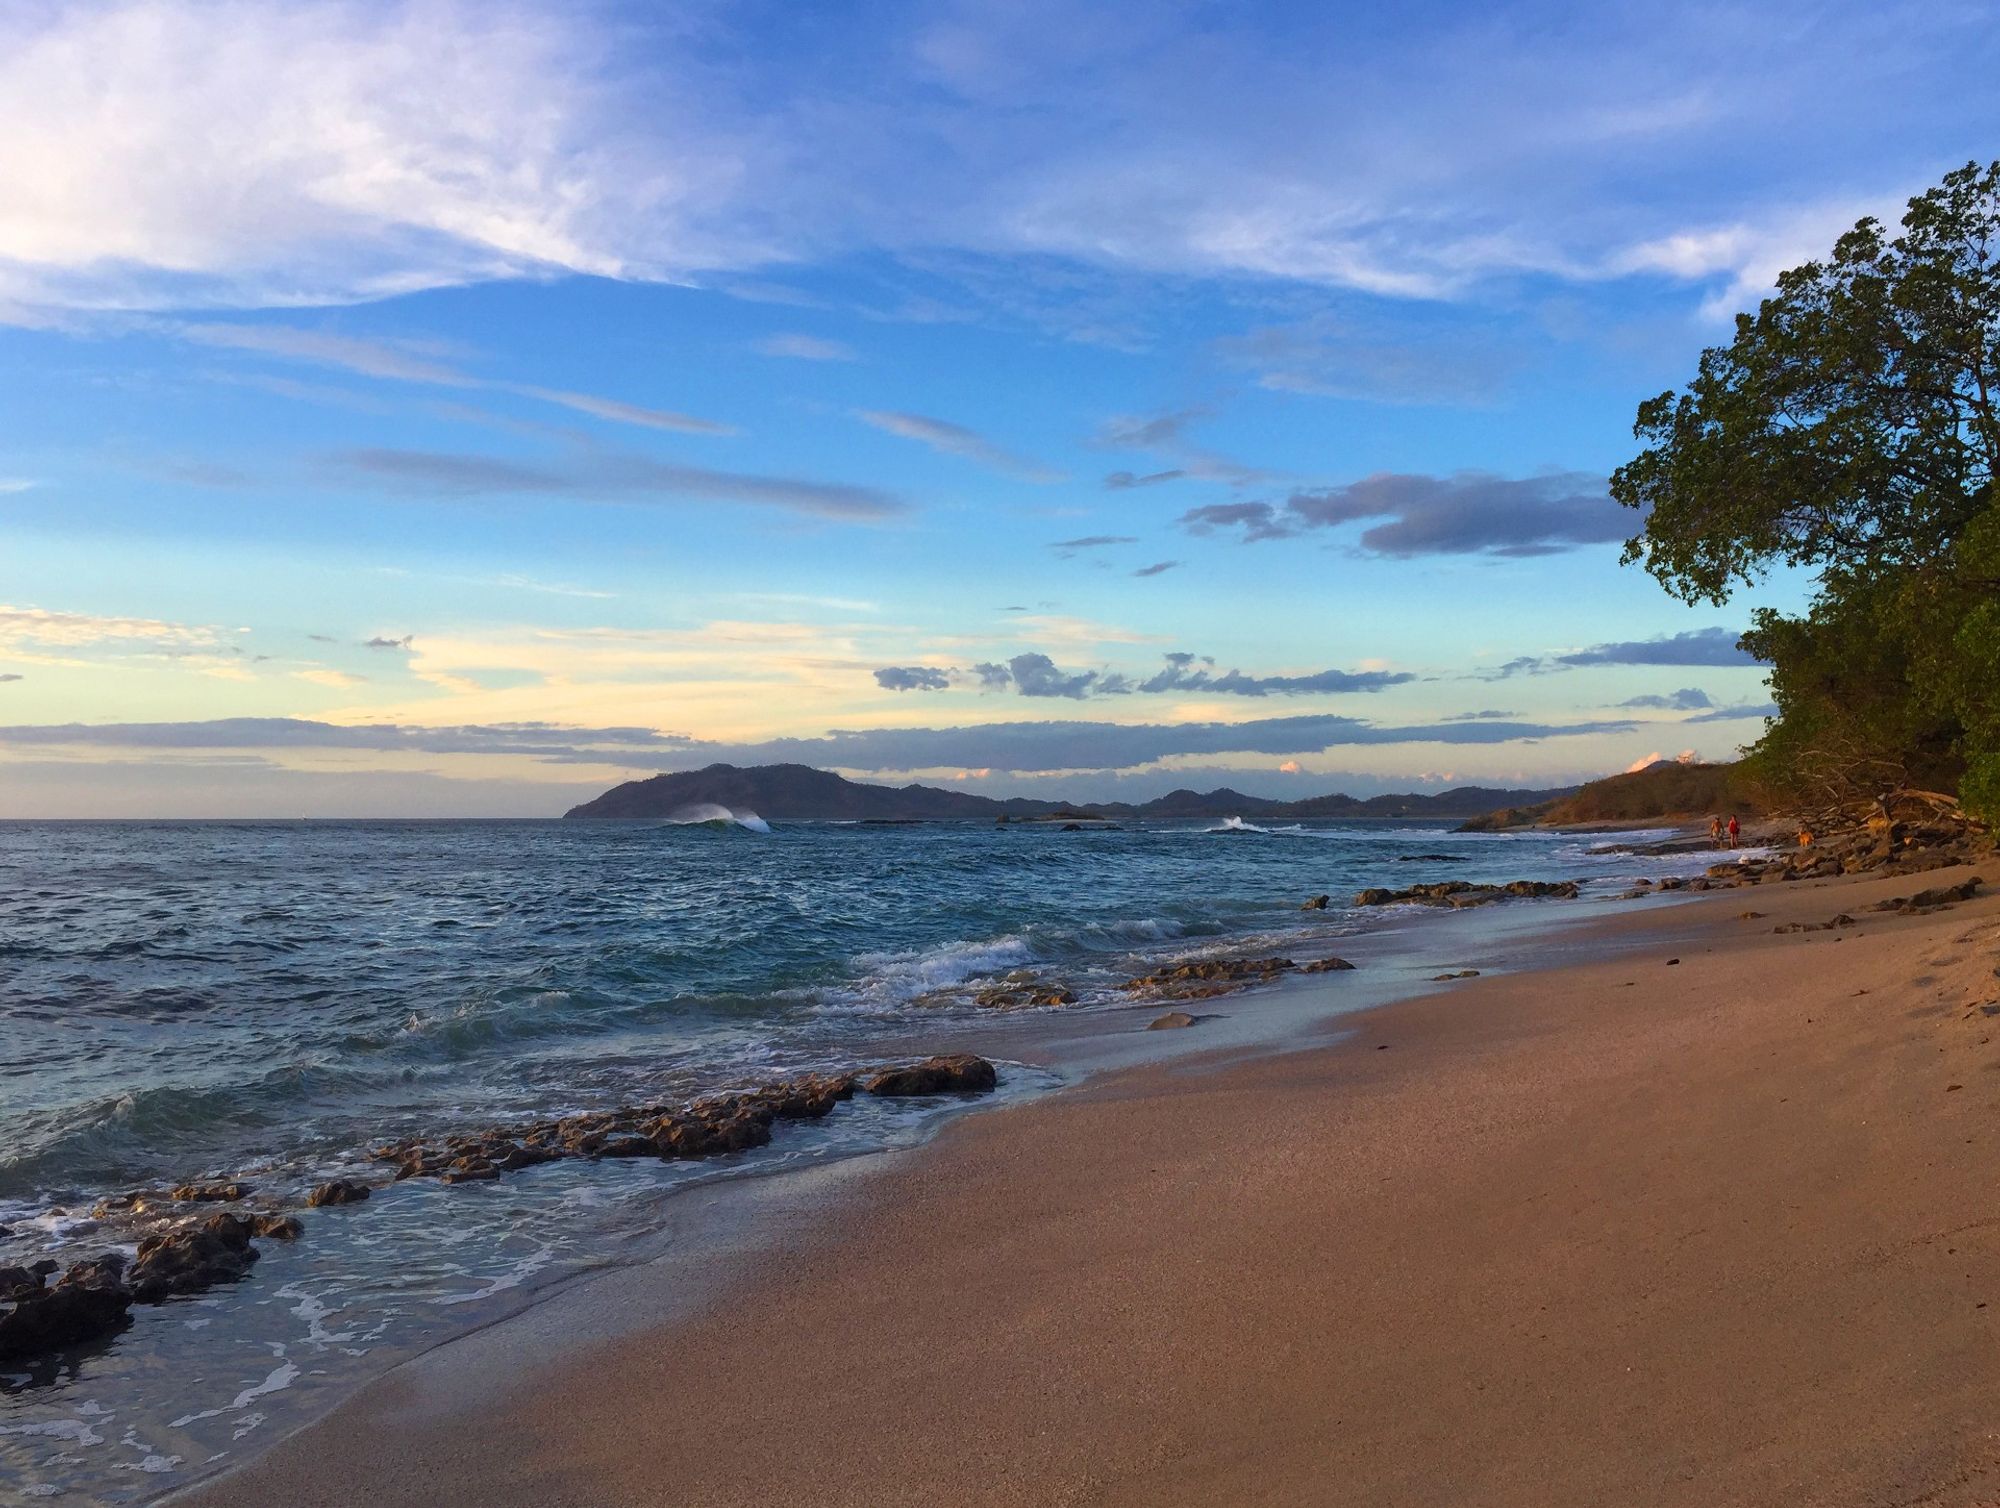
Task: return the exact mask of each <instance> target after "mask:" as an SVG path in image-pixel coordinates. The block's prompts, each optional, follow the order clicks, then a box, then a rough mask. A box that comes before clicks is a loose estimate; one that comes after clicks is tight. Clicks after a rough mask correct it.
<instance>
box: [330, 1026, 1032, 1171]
mask: <svg viewBox="0 0 2000 1508" xmlns="http://www.w3.org/2000/svg"><path fill="white" fill-rule="evenodd" d="M998 1083H999V1074H998V1073H997V1071H996V1070H995V1069H994V1067H993V1065H992V1064H991V1063H989V1062H987V1061H986V1059H984V1058H979V1057H974V1056H972V1055H970V1054H967V1053H955V1054H951V1055H948V1056H945V1057H935V1058H926V1059H924V1060H923V1061H922V1062H919V1063H911V1064H899V1065H892V1066H890V1067H886V1068H880V1069H876V1070H873V1071H872V1072H869V1073H868V1074H866V1075H865V1076H864V1074H862V1073H860V1072H853V1073H807V1074H800V1075H799V1076H798V1077H796V1078H791V1079H784V1080H780V1081H779V1082H777V1083H775V1084H768V1085H765V1086H764V1087H762V1088H759V1089H750V1090H743V1091H739V1092H736V1093H732V1094H716V1095H709V1096H706V1097H704V1098H702V1099H698V1100H695V1101H693V1102H692V1103H690V1104H686V1105H678V1106H675V1105H630V1106H624V1107H621V1108H619V1109H616V1110H600V1111H592V1112H589V1113H586V1114H582V1115H571V1116H564V1117H563V1118H562V1119H560V1120H550V1121H538V1122H535V1123H534V1124H532V1125H527V1126H520V1127H511V1126H510V1127H496V1128H494V1129H492V1130H489V1131H483V1132H473V1133H470V1134H461V1135H453V1136H446V1137H442V1138H439V1139H437V1140H425V1139H423V1138H408V1139H405V1140H403V1141H397V1142H389V1143H385V1144H383V1145H381V1146H377V1147H373V1148H371V1149H370V1150H369V1156H371V1157H373V1158H375V1159H376V1160H378V1161H381V1162H387V1163H393V1164H394V1165H395V1168H396V1174H395V1176H396V1179H397V1181H401V1180H403V1179H405V1178H435V1179H437V1180H438V1181H439V1182H441V1183H480V1182H485V1181H487V1180H490V1179H494V1178H498V1177H500V1176H501V1175H502V1174H503V1173H512V1172H515V1171H518V1170H519V1169H522V1168H531V1167H537V1166H539V1165H541V1164H543V1163H550V1162H561V1161H564V1160H566V1159H570V1158H606V1157H654V1158H659V1159H661V1160H663V1161H668V1162H673V1161H683V1160H696V1159H701V1158H708V1157H720V1156H723V1155H725V1154H727V1153H730V1152H742V1151H747V1150H749V1149H750V1148H752V1147H761V1146H763V1145H765V1144H766V1143H768V1142H769V1141H770V1140H771V1134H772V1128H773V1127H774V1126H775V1125H777V1124H778V1123H780V1122H783V1121H805V1120H818V1119H819V1118H820V1117H822V1116H825V1115H829V1114H831V1113H832V1111H833V1109H834V1107H835V1106H836V1105H838V1104H840V1103H841V1102H842V1101H843V1100H848V1099H852V1098H853V1097H854V1094H855V1091H856V1090H857V1089H860V1090H863V1091H865V1092H866V1093H868V1094H874V1095H932V1094H984V1093H986V1092H987V1091H988V1090H991V1089H993V1088H994V1087H995V1086H996V1085H997V1084H998Z"/></svg>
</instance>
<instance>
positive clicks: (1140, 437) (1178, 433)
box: [1096, 408, 1277, 491]
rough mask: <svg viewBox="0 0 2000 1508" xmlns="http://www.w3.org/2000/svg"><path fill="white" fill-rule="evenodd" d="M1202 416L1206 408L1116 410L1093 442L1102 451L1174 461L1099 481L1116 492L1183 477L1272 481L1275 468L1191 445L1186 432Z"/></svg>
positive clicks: (1232, 481)
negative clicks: (1131, 452)
mask: <svg viewBox="0 0 2000 1508" xmlns="http://www.w3.org/2000/svg"><path fill="white" fill-rule="evenodd" d="M1208 417H1210V415H1209V411H1208V410H1207V409H1204V408H1181V409H1172V410H1169V411H1168V412H1166V413H1160V414H1152V415H1141V414H1120V415H1118V416H1117V417H1115V418H1111V419H1107V420H1105V421H1104V423H1103V424H1101V425H1099V426H1098V430H1097V435H1096V443H1097V444H1098V445H1099V446H1101V447H1103V448H1104V449H1106V450H1136V451H1144V452H1147V453H1150V454H1152V455H1157V456H1161V457H1164V458H1166V459H1168V460H1170V461H1172V462H1173V463H1174V464H1173V466H1172V467H1171V469H1169V470H1166V471H1156V472H1153V473H1152V474H1151V475H1149V476H1135V475H1134V474H1133V473H1131V472H1129V471H1114V472H1113V473H1111V475H1110V476H1108V477H1106V478H1105V485H1106V486H1107V487H1109V488H1111V489H1112V490H1114V491H1120V490H1123V489H1125V488H1130V487H1146V486H1152V485H1155V484H1157V483H1160V482H1169V481H1174V480H1176V479H1177V478H1180V477H1184V476H1185V477H1195V478H1197V479H1199V480H1202V481H1210V482H1226V483H1228V484H1229V485H1230V486H1232V487H1250V486H1255V485H1257V484H1259V483H1263V482H1270V481H1274V480H1276V479H1277V473H1276V472H1272V471H1267V470H1265V469H1264V468H1263V467H1261V466H1252V465H1250V464H1248V463H1247V462H1244V461H1239V460H1236V459H1235V458H1233V457H1231V456H1226V455H1223V454H1222V453H1221V452H1219V451H1215V450H1211V449H1209V448H1207V447H1206V446H1203V445H1200V444H1197V443H1196V442H1195V441H1194V439H1193V438H1192V436H1191V433H1190V432H1191V431H1192V430H1193V428H1194V427H1195V425H1197V424H1198V423H1200V422H1201V421H1202V420H1203V419H1206V418H1208Z"/></svg>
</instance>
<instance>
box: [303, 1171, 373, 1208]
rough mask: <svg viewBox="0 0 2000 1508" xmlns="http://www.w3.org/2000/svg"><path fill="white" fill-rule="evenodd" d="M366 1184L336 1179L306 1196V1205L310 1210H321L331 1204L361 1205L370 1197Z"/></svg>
mask: <svg viewBox="0 0 2000 1508" xmlns="http://www.w3.org/2000/svg"><path fill="white" fill-rule="evenodd" d="M368 1193H369V1189H368V1185H367V1184H365V1183H355V1182H354V1181H353V1180H351V1179H347V1178H336V1179H334V1180H332V1181H331V1182H329V1183H323V1184H321V1185H320V1186H319V1187H318V1188H316V1189H314V1190H313V1191H312V1192H311V1193H310V1194H308V1195H306V1205H307V1207H308V1208H310V1209H321V1208H323V1207H324V1206H326V1205H329V1204H359V1203H360V1202H361V1201H362V1200H364V1199H366V1198H367V1197H368Z"/></svg>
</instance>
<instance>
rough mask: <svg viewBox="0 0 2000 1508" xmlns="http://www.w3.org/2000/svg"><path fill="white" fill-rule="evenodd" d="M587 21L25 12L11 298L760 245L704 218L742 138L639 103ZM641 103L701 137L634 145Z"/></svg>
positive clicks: (422, 273)
mask: <svg viewBox="0 0 2000 1508" xmlns="http://www.w3.org/2000/svg"><path fill="white" fill-rule="evenodd" d="M592 23H593V13H592V11H591V8H589V7H585V6H579V7H573V8H561V9H555V8H550V7H541V6H534V5H528V4H523V3H517V0H494V3H488V4H483V5H476V6H475V5H472V4H467V3H461V0H411V3H391V4H368V3H361V0H321V3H299V4H289V5H269V4H261V3H254V0H126V3H111V4H76V3H72V4H62V3H48V4H23V5H16V6H13V7H10V8H9V9H8V11H7V12H6V15H5V18H4V19H0V182H4V183H5V184H6V185H7V193H6V195H5V196H4V200H0V302H14V303H20V304H26V305H31V306H32V305H37V304H40V305H45V306H46V305H54V306H59V307H69V308H86V309H88V308H96V309H105V308H134V307H192V306H202V305H211V306H213V305H232V304H233V305H249V304H263V305H282V304H312V303H321V302H332V301H344V300H352V299H360V298H373V297H381V296H386V295H389V294H394V293H400V292H407V291H410V290H413V289H418V288H425V287H435V286H440V285H447V284H453V283H462V282H468V281H477V280H482V279H488V278H493V277H503V276H521V275H539V274H546V273H550V272H584V273H594V274H598V275H602V276H608V277H628V276H645V277H660V278H672V277H676V276H681V275H684V273H685V270H686V269H687V268H689V267H692V266H699V265H714V264H717V263H726V262H734V261H740V260H745V259H752V258H754V257H755V256H756V255H757V252H756V249H755V248H753V247H750V246H747V245H744V244H741V243H737V242H728V243H724V242H720V241H716V240H713V239H710V238H709V237H708V236H707V234H706V233H704V232H701V231H698V230H696V229H695V228H694V227H695V222H696V221H697V220H698V219H700V218H701V217H702V216H701V212H702V210H703V208H704V207H705V206H709V205H712V204H714V203H716V202H717V201H718V200H719V199H720V198H722V197H724V196H726V195H727V194H728V192H729V191H730V185H731V184H732V182H733V180H734V178H735V176H736V174H737V172H738V170H739V166H740V164H739V162H738V160H737V157H736V155H735V153H734V152H733V151H732V150H731V148H730V146H729V144H728V143H727V142H725V141H722V140H719V139H717V138H716V135H715V132H714V130H713V128H712V127H710V126H704V127H703V129H702V130H701V131H699V132H697V131H695V130H694V129H692V128H691V127H690V125H689V119H690V118H693V119H698V118H699V112H698V110H697V109H696V108H695V104H696V102H694V101H691V100H687V99H684V98H676V97H675V96H673V95H671V94H661V95H659V96H649V98H648V99H647V102H646V106H647V107H646V111H645V112H644V115H643V117H628V116H624V115H623V114H622V112H621V111H620V110H619V108H618V105H619V102H618V98H617V95H616V92H615V91H614V90H613V89H611V88H610V86H609V85H608V84H607V83H605V82H604V80H605V78H606V76H607V73H608V71H609V68H610V66H611V64H612V63H613V61H614V58H613V54H612V42H613V38H612V36H611V34H610V31H609V29H608V28H600V27H597V26H595V25H593V24H592ZM661 30H662V29H661V28H655V31H656V32H657V31H661ZM638 118H643V119H644V120H645V121H646V122H647V125H648V129H649V130H651V131H653V132H654V133H656V134H657V135H658V136H659V137H664V138H669V139H676V141H677V145H678V146H680V147H681V148H683V149H684V150H680V151H676V152H663V151H659V150H656V149H652V148H650V147H648V146H646V145H645V144H644V143H640V142H637V141H635V140H633V138H632V136H631V128H630V127H628V126H627V125H626V124H625V123H624V122H625V120H626V119H638ZM698 143H699V149H698V150H697V149H695V148H696V147H697V144H698Z"/></svg>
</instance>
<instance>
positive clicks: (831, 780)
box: [564, 764, 1576, 822]
mask: <svg viewBox="0 0 2000 1508" xmlns="http://www.w3.org/2000/svg"><path fill="white" fill-rule="evenodd" d="M1575 789H1576V788H1575V787H1574V786H1565V787H1563V788H1562V789H1560V790H1545V791H1515V790H1496V789H1493V788H1491V787H1488V786H1477V785H1468V786H1460V787H1458V788H1457V789H1455V790H1449V791H1440V792H1438V793H1436V794H1435V795H1414V794H1413V795H1404V796H1370V797H1368V798H1366V799H1365V800H1363V799H1360V798H1357V797H1354V796H1342V795H1330V796H1314V797H1311V798H1310V799H1308V800H1305V801H1275V800H1271V799H1270V798H1268V797H1263V796H1246V795H1244V794H1243V793H1242V792H1241V791H1232V790H1229V789H1227V788H1226V787H1225V788H1223V789H1221V790H1214V791H1172V792H1170V793H1168V794H1167V795H1165V796H1161V797H1160V798H1159V799H1157V800H1154V801H1145V802H1140V803H1139V804H1137V805H1134V804H1132V803H1131V802H1126V801H1112V802H1102V803H1095V802H1094V803H1090V804H1088V805H1077V804H1072V803H1066V802H1060V801H1036V800H1033V799H1031V798H1029V797H1026V796H1014V797H1010V798H1008V799H1007V800H1004V801H1001V800H995V799H994V798H993V797H991V796H975V795H972V794H971V793H970V792H967V791H946V790H940V789H938V788H937V787H936V786H931V785H901V786H887V785H867V784H864V783H863V782H861V781H857V780H848V779H846V778H845V777H843V776H840V775H835V774H833V773H832V772H831V771H828V770H815V769H813V768H811V767H810V766H807V765H802V764H767V765H756V766H754V767H752V768H749V769H741V768H738V767H737V766H736V765H729V764H712V765H710V766H708V768H707V769H703V770H686V771H681V772H678V773H675V774H672V775H655V776H653V777H651V778H650V779H647V780H628V781H626V782H625V784H623V785H620V786H614V787H612V789H610V790H608V791H606V792H605V793H604V794H603V795H602V796H599V797H598V798H597V799H596V800H595V801H586V802H584V803H583V805H581V806H577V807H572V808H571V809H570V810H569V811H567V812H565V813H564V815H565V816H568V817H652V818H661V817H672V816H674V815H675V814H676V813H679V812H683V811H685V810H686V809H687V808H689V807H696V806H705V805H715V806H726V807H728V808H729V809H730V810H731V811H733V812H743V811H752V812H755V813H756V814H757V815H758V816H760V817H763V818H766V819H769V820H777V821H784V820H786V819H792V820H800V819H818V820H822V821H846V822H944V821H955V820H956V821H986V822H996V821H998V820H1000V819H1001V818H1003V817H1004V818H1006V819H1007V820H1009V821H1032V820H1035V819H1038V818H1057V819H1074V818H1090V817H1103V818H1109V819H1111V820H1113V821H1131V820H1135V819H1143V818H1147V817H1153V818H1161V817H1166V818H1172V817H1187V818H1200V817H1259V818H1265V817H1276V818H1285V819H1287V820H1291V819H1297V818H1308V817H1319V818H1331V819H1345V820H1350V821H1352V820H1361V819H1371V818H1372V819H1386V818H1393V817H1432V818H1437V819H1439V820H1445V819H1451V820H1460V819H1463V818H1466V817H1477V816H1480V815H1482V814H1484V813H1486V812H1490V811H1494V810H1497V809H1498V808H1501V807H1523V806H1534V805H1537V804H1539V803H1541V802H1544V801H1550V800H1554V799H1555V798H1557V797H1561V796H1567V795H1570V794H1571V793H1572V792H1573V791H1574V790H1575Z"/></svg>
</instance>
